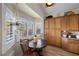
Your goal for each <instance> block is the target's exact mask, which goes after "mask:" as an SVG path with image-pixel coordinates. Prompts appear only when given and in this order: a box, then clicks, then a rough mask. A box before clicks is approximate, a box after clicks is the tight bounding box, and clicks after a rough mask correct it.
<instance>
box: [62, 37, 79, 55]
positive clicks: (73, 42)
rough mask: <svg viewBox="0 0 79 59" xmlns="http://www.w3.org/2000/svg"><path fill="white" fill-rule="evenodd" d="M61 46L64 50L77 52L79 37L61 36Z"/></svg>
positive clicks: (78, 51)
mask: <svg viewBox="0 0 79 59" xmlns="http://www.w3.org/2000/svg"><path fill="white" fill-rule="evenodd" d="M62 48H63V49H64V50H66V51H69V52H73V53H76V54H79V39H76V38H62Z"/></svg>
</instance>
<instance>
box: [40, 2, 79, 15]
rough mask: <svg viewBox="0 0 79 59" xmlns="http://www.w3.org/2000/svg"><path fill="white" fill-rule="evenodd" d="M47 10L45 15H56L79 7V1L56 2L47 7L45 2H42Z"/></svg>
mask: <svg viewBox="0 0 79 59" xmlns="http://www.w3.org/2000/svg"><path fill="white" fill-rule="evenodd" d="M40 5H41V6H42V8H43V9H44V11H45V13H46V14H45V16H48V15H56V14H58V13H61V12H64V11H69V10H73V9H79V3H55V5H53V6H52V7H46V6H45V3H42V4H40Z"/></svg>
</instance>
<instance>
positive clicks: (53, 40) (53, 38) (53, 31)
mask: <svg viewBox="0 0 79 59" xmlns="http://www.w3.org/2000/svg"><path fill="white" fill-rule="evenodd" d="M49 41H50V45H55V44H56V43H55V41H56V40H55V30H54V29H50V33H49Z"/></svg>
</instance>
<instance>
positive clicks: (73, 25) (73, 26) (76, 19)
mask: <svg viewBox="0 0 79 59" xmlns="http://www.w3.org/2000/svg"><path fill="white" fill-rule="evenodd" d="M69 20H70V29H69V30H70V31H78V30H79V29H78V24H79V16H78V15H72V16H70V19H69Z"/></svg>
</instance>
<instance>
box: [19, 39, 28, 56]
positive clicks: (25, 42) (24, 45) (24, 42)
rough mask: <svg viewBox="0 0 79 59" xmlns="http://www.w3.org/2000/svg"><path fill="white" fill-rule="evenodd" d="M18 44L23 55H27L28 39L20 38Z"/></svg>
mask: <svg viewBox="0 0 79 59" xmlns="http://www.w3.org/2000/svg"><path fill="white" fill-rule="evenodd" d="M20 46H21V48H22V51H23V55H24V56H27V55H28V53H29V48H28V40H27V39H24V40H20Z"/></svg>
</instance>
